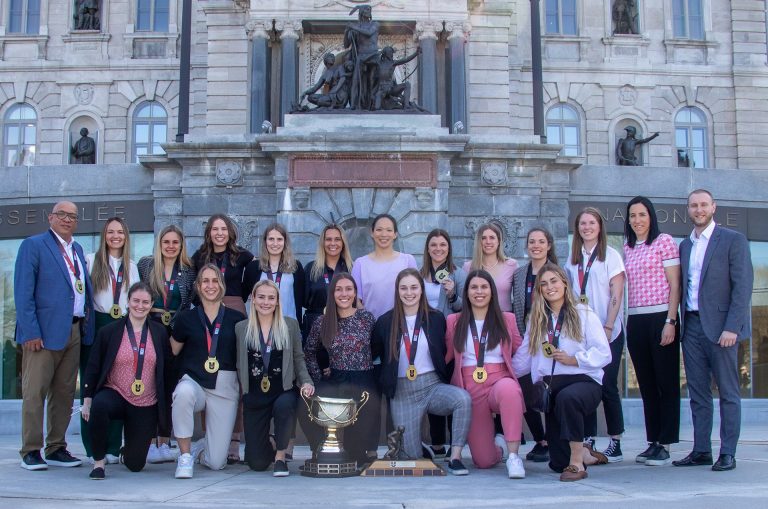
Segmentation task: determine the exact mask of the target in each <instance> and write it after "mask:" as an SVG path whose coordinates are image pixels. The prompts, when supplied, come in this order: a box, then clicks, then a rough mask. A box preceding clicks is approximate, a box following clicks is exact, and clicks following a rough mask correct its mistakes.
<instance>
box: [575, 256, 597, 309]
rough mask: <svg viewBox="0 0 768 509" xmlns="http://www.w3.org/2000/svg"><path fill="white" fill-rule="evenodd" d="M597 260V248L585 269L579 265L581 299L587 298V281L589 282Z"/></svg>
mask: <svg viewBox="0 0 768 509" xmlns="http://www.w3.org/2000/svg"><path fill="white" fill-rule="evenodd" d="M595 258H597V246H595V248H594V249H593V250H592V255H591V256H590V257H589V261H588V262H587V266H586V267H583V268H582V266H581V264H579V286H580V287H581V294H580V295H581V297H582V298H583V297H586V296H587V281H588V280H589V271H590V270H591V269H592V264H593V263H594V262H595Z"/></svg>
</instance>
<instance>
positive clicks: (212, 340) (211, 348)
mask: <svg viewBox="0 0 768 509" xmlns="http://www.w3.org/2000/svg"><path fill="white" fill-rule="evenodd" d="M197 315H198V316H199V317H200V321H201V322H203V328H204V329H205V339H206V340H207V342H208V357H209V358H214V359H215V358H216V347H217V346H218V344H219V332H221V319H222V318H223V317H224V306H221V305H220V306H219V312H218V313H217V314H216V319H215V320H214V322H213V323H214V326H213V335H211V329H210V328H209V327H208V318H207V317H206V316H205V312H203V306H198V308H197Z"/></svg>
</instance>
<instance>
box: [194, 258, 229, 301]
mask: <svg viewBox="0 0 768 509" xmlns="http://www.w3.org/2000/svg"><path fill="white" fill-rule="evenodd" d="M206 270H212V271H214V272H215V273H216V281H218V283H219V298H218V300H219V301H221V300H222V299H223V298H224V295H225V294H226V293H227V284H226V283H225V282H224V278H223V277H222V275H221V269H219V268H218V267H217V266H216V265H214V264H212V263H206V264H205V265H203V266H202V267H200V270H199V271H198V273H197V277H196V278H195V291H197V294H198V295H202V292H200V285H201V284H202V283H203V272H205V271H206Z"/></svg>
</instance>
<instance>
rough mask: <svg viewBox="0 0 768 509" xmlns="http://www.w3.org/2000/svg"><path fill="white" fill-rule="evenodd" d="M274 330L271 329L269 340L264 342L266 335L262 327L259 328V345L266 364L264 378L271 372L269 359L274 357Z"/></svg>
mask: <svg viewBox="0 0 768 509" xmlns="http://www.w3.org/2000/svg"><path fill="white" fill-rule="evenodd" d="M272 339H273V336H272V328H271V327H270V329H269V334H268V335H267V340H266V341H264V334H263V333H262V332H261V327H259V345H261V358H262V360H263V362H264V371H263V373H264V376H265V377H266V376H267V373H268V372H269V359H270V358H271V357H272Z"/></svg>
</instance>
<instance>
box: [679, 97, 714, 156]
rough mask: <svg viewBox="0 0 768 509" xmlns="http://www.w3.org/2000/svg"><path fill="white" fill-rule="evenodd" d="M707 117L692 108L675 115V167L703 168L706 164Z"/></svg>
mask: <svg viewBox="0 0 768 509" xmlns="http://www.w3.org/2000/svg"><path fill="white" fill-rule="evenodd" d="M707 140H708V135H707V117H705V116H704V113H703V112H702V111H701V110H700V109H698V108H693V107H686V108H683V109H681V110H680V111H678V112H677V115H675V146H676V147H677V165H678V166H690V167H693V168H705V167H706V166H707V163H708V154H707V153H708V150H707Z"/></svg>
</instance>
